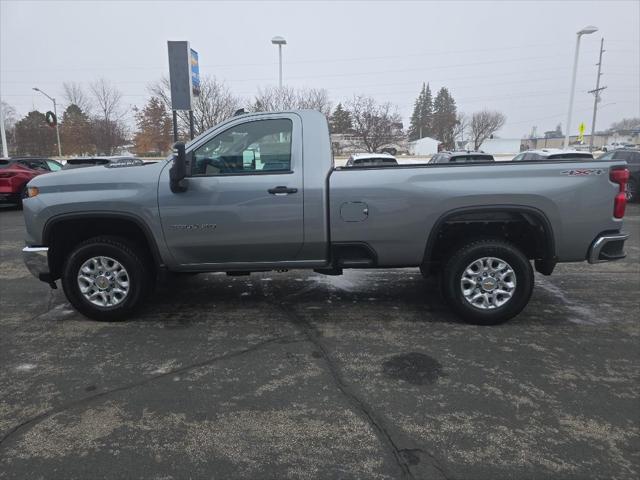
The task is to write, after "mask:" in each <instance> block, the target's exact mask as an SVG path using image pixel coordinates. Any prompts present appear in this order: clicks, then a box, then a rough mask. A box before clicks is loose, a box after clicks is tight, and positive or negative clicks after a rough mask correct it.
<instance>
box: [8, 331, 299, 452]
mask: <svg viewBox="0 0 640 480" xmlns="http://www.w3.org/2000/svg"><path fill="white" fill-rule="evenodd" d="M295 340H296V339H295V338H294V337H293V336H291V335H282V336H278V337H274V338H271V339H269V340H265V341H264V342H260V343H256V344H255V345H252V346H250V347H247V348H244V349H242V350H236V351H234V352H229V353H226V354H224V355H218V356H216V357H212V358H208V359H206V360H202V361H200V362H195V363H191V364H189V365H185V366H183V367H179V368H175V369H173V370H170V371H167V372H163V373H159V374H157V375H153V376H151V377H147V378H145V379H143V380H140V381H137V382H132V383H128V384H126V385H121V386H119V387H115V388H111V389H109V390H104V391H101V392H98V393H96V394H94V395H89V396H86V397H83V398H80V399H77V400H72V401H70V402H66V403H63V404H62V405H59V406H57V407H54V408H52V409H50V410H47V411H45V412H41V413H39V414H38V415H36V416H34V417H31V418H30V419H28V420H25V421H24V422H22V423H20V424H18V425H16V426H15V427H13V428H12V429H10V430H9V431H8V432H7V433H6V434H5V435H3V436H2V438H1V439H0V447H2V446H3V445H4V444H5V442H6V441H7V440H9V439H10V438H12V437H13V436H15V435H16V434H18V433H20V432H22V431H23V430H25V429H28V428H33V427H34V426H35V425H37V424H38V423H40V422H41V421H43V420H46V419H47V418H49V417H50V416H52V415H55V414H57V413H60V412H64V411H65V410H69V409H71V408H74V407H77V406H79V405H83V404H86V403H90V402H92V401H94V400H97V399H99V398H103V397H106V396H109V395H111V394H113V393H118V392H124V391H126V390H131V389H134V388H138V387H142V386H144V385H147V384H149V383H151V382H154V381H156V380H160V379H162V378H165V377H169V376H171V375H176V374H180V373H183V372H187V371H189V370H193V369H196V368H200V367H204V366H207V365H211V364H213V363H215V362H218V361H221V360H228V359H230V358H235V357H240V356H242V355H246V354H248V353H252V352H254V351H256V350H259V349H261V348H263V347H266V346H269V345H271V344H274V343H280V342H287V341H295Z"/></svg>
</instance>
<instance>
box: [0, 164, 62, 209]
mask: <svg viewBox="0 0 640 480" xmlns="http://www.w3.org/2000/svg"><path fill="white" fill-rule="evenodd" d="M60 169H62V164H60V163H58V162H56V161H55V160H51V159H50V158H34V157H18V158H3V159H0V201H2V202H4V203H13V204H16V205H18V206H22V200H23V199H24V198H26V197H27V183H29V181H30V180H31V179H32V178H34V177H36V176H38V175H41V174H43V173H48V172H55V171H57V170H60Z"/></svg>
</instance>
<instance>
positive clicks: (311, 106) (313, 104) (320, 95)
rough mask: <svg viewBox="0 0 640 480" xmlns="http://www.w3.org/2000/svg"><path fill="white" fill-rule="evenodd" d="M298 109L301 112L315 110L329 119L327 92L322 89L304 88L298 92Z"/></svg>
mask: <svg viewBox="0 0 640 480" xmlns="http://www.w3.org/2000/svg"><path fill="white" fill-rule="evenodd" d="M298 108H299V109H303V110H304V109H308V110H317V111H319V112H321V113H323V114H324V115H325V116H327V117H329V116H330V115H331V101H330V100H329V92H327V90H326V89H324V88H305V89H301V90H298Z"/></svg>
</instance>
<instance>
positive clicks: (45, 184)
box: [29, 160, 167, 193]
mask: <svg viewBox="0 0 640 480" xmlns="http://www.w3.org/2000/svg"><path fill="white" fill-rule="evenodd" d="M166 162H167V160H161V161H159V162H157V163H155V164H147V165H135V166H126V167H118V168H109V167H107V166H105V165H99V166H95V167H84V168H77V169H71V170H60V171H58V172H52V173H50V174H47V175H39V176H38V177H36V178H34V179H33V180H32V181H31V182H29V186H31V187H38V188H39V189H40V193H47V192H64V191H86V190H107V189H108V190H112V189H117V188H130V187H131V185H132V184H138V185H141V184H146V183H149V182H155V181H156V180H157V178H158V176H159V175H160V172H161V171H162V169H163V168H164V166H165V164H166Z"/></svg>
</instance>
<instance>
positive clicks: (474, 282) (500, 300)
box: [460, 257, 516, 310]
mask: <svg viewBox="0 0 640 480" xmlns="http://www.w3.org/2000/svg"><path fill="white" fill-rule="evenodd" d="M460 289H461V290H462V295H463V296H464V298H465V300H466V301H467V302H469V303H470V304H471V305H473V306H474V307H476V308H479V309H481V310H490V309H494V308H498V307H501V306H503V305H504V304H505V303H507V302H508V301H509V300H511V298H512V297H513V294H514V293H515V290H516V274H515V272H514V271H513V268H511V265H509V264H508V263H507V262H505V261H504V260H502V259H500V258H495V257H482V258H479V259H477V260H474V261H473V262H471V263H470V264H469V265H468V266H467V268H465V269H464V271H463V272H462V277H461V278H460Z"/></svg>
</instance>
